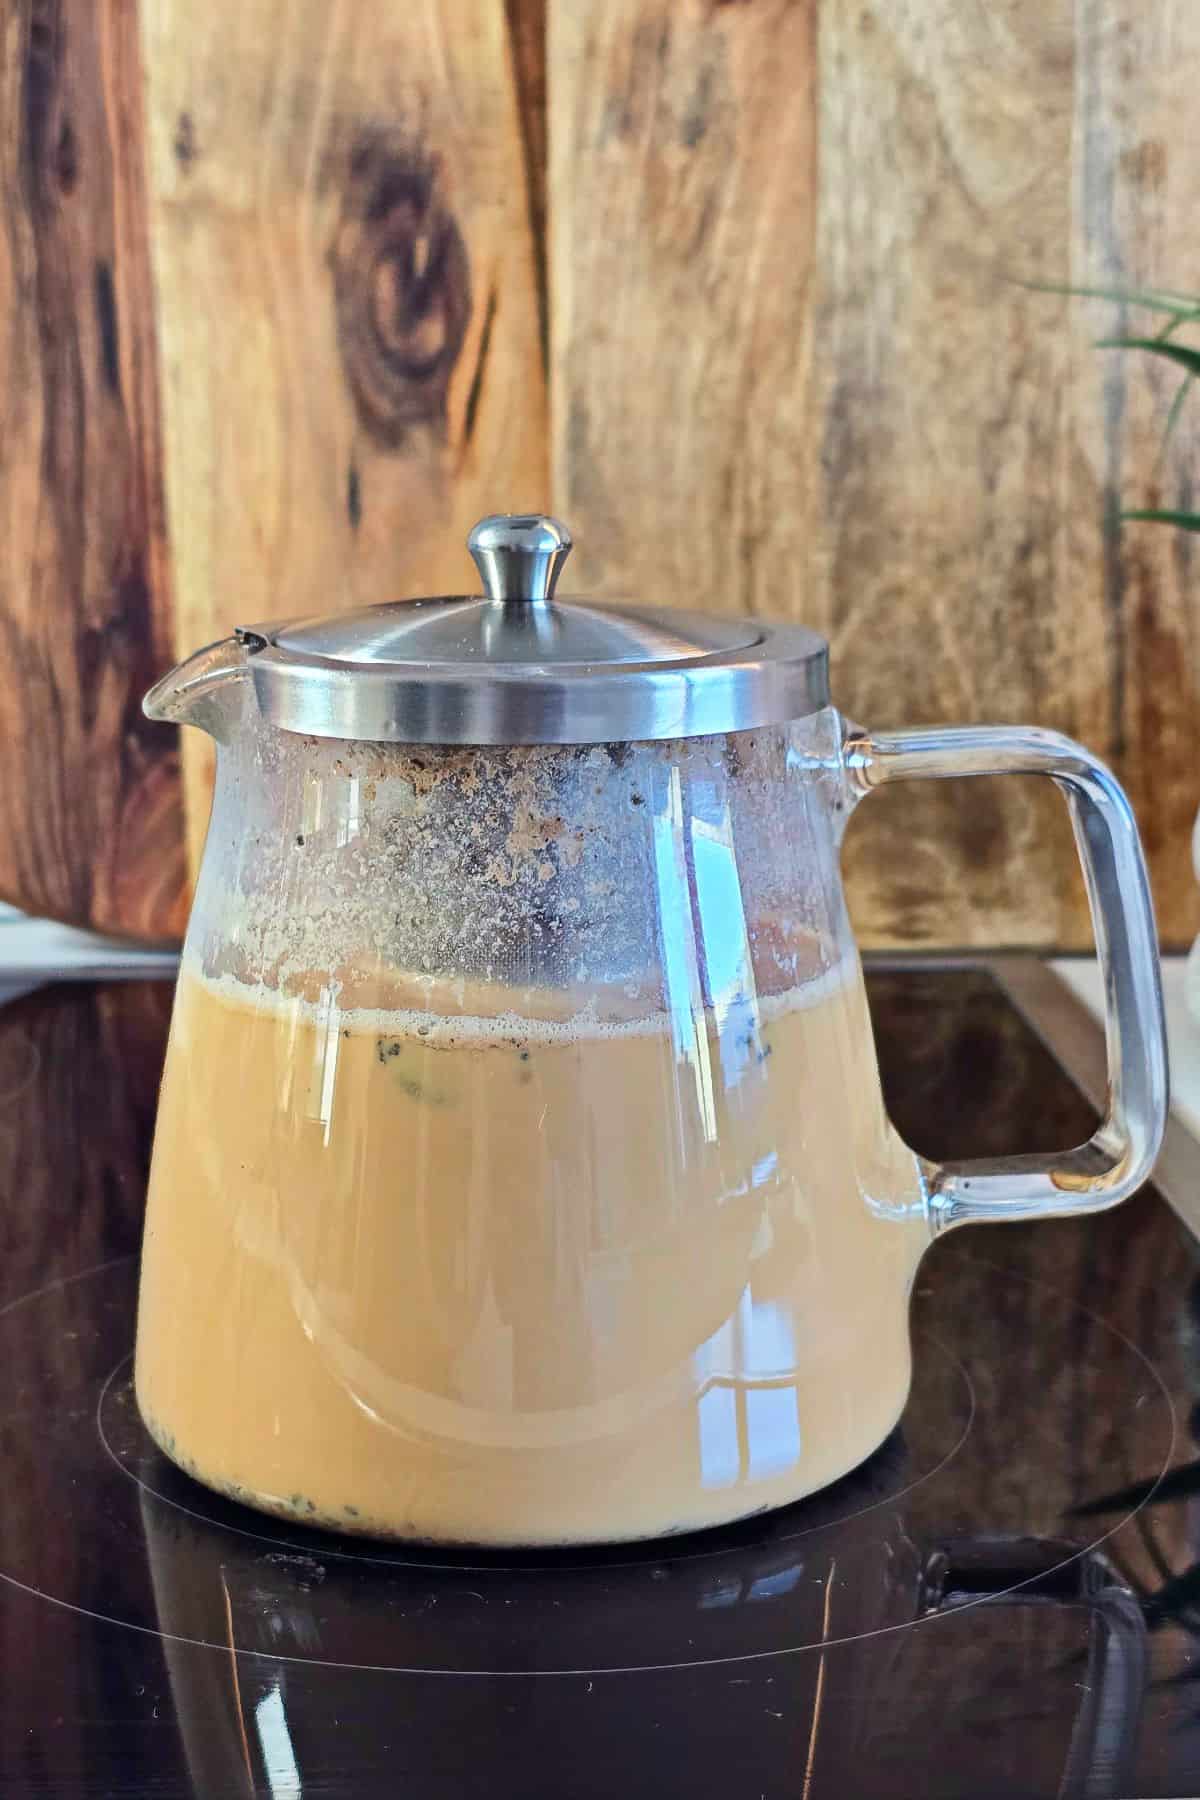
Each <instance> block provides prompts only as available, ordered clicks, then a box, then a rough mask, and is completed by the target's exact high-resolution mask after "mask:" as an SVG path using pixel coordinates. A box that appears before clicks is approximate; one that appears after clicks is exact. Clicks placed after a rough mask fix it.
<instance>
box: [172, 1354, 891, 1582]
mask: <svg viewBox="0 0 1200 1800" xmlns="http://www.w3.org/2000/svg"><path fill="white" fill-rule="evenodd" d="M909 1385H910V1383H909V1376H908V1374H907V1373H906V1375H905V1379H904V1383H903V1388H902V1391H901V1392H900V1394H899V1398H898V1402H897V1399H896V1398H895V1397H894V1396H893V1398H892V1399H891V1401H890V1404H889V1406H888V1407H887V1409H886V1410H884V1411H882V1412H881V1413H879V1414H878V1415H877V1419H876V1421H875V1422H873V1424H872V1429H871V1431H870V1434H869V1435H867V1434H866V1433H865V1432H864V1433H863V1435H862V1436H861V1437H860V1438H859V1439H858V1440H857V1441H856V1444H855V1447H854V1449H853V1450H848V1451H847V1452H846V1453H845V1454H844V1455H843V1456H841V1457H835V1456H830V1455H826V1456H824V1457H821V1458H819V1459H818V1458H815V1457H809V1458H807V1459H806V1466H807V1470H808V1478H807V1479H806V1477H805V1471H804V1468H803V1467H800V1466H798V1467H795V1468H793V1469H791V1470H789V1471H788V1472H786V1473H784V1474H780V1475H778V1476H776V1477H773V1478H771V1477H768V1478H767V1479H766V1480H761V1481H756V1482H754V1483H753V1484H749V1483H745V1484H743V1483H741V1482H739V1483H738V1484H737V1485H736V1486H731V1487H729V1488H727V1489H725V1490H723V1491H718V1492H715V1493H714V1492H710V1491H706V1490H705V1489H703V1488H702V1487H699V1486H697V1488H696V1489H695V1491H694V1493H693V1494H692V1495H690V1496H688V1498H687V1499H686V1500H684V1499H683V1498H682V1497H681V1496H678V1494H677V1497H676V1502H675V1505H674V1506H673V1508H672V1511H671V1512H670V1513H669V1514H666V1515H664V1514H663V1513H662V1512H661V1511H659V1513H658V1518H659V1519H661V1522H657V1521H656V1520H655V1511H656V1508H655V1499H656V1494H655V1484H651V1485H650V1488H649V1491H648V1492H647V1491H642V1492H641V1493H639V1494H638V1495H637V1497H636V1500H635V1501H634V1504H633V1506H632V1507H631V1506H630V1505H629V1504H628V1503H627V1504H626V1505H624V1506H622V1505H621V1504H619V1502H618V1500H617V1498H616V1497H615V1496H614V1497H613V1498H612V1500H611V1501H610V1506H609V1508H608V1509H606V1508H605V1507H604V1506H603V1504H602V1503H601V1504H598V1505H593V1506H589V1507H588V1508H587V1511H586V1514H585V1513H584V1511H583V1510H582V1509H581V1508H580V1506H579V1505H578V1502H577V1503H576V1505H575V1506H570V1505H567V1506H560V1507H558V1508H555V1507H554V1506H552V1505H551V1504H549V1503H548V1496H547V1495H546V1494H545V1491H544V1489H543V1490H542V1491H541V1492H540V1494H539V1500H540V1504H539V1505H538V1506H537V1507H536V1508H532V1507H531V1508H530V1510H529V1512H528V1514H527V1516H526V1517H524V1518H518V1517H516V1516H514V1514H513V1509H512V1506H511V1503H510V1504H509V1505H508V1506H507V1507H504V1508H498V1509H497V1511H496V1515H495V1522H494V1525H493V1524H492V1523H490V1522H488V1521H485V1520H483V1519H481V1518H480V1517H478V1515H477V1516H476V1518H475V1520H474V1522H473V1525H472V1528H471V1529H469V1530H467V1531H464V1530H463V1529H461V1527H460V1528H459V1529H455V1520H454V1517H453V1513H452V1512H449V1511H447V1512H446V1514H445V1515H444V1516H442V1517H438V1516H435V1513H434V1512H433V1510H432V1509H430V1510H426V1509H420V1510H418V1509H417V1508H412V1509H411V1514H412V1516H411V1517H410V1518H407V1519H405V1520H404V1521H403V1522H398V1521H397V1520H394V1519H382V1518H379V1517H377V1516H374V1515H372V1514H371V1513H370V1512H367V1511H365V1510H363V1509H362V1508H360V1507H358V1506H356V1505H354V1504H353V1503H344V1504H343V1505H342V1506H341V1507H340V1508H336V1509H331V1508H329V1507H328V1506H325V1507H322V1506H319V1505H317V1504H316V1503H315V1502H314V1501H312V1500H311V1499H310V1498H309V1497H308V1496H307V1495H305V1494H302V1493H299V1492H297V1493H292V1494H286V1495H285V1494H279V1493H275V1492H271V1491H269V1490H266V1489H263V1488H260V1487H257V1486H255V1485H253V1484H252V1483H250V1482H243V1481H237V1480H233V1479H231V1478H230V1477H229V1476H228V1475H224V1474H221V1473H218V1472H217V1471H215V1470H212V1469H209V1468H206V1467H205V1466H203V1465H202V1464H201V1463H199V1462H198V1461H197V1460H195V1459H194V1458H193V1457H191V1456H190V1455H189V1454H188V1453H187V1451H186V1450H185V1449H184V1448H183V1447H182V1446H181V1445H180V1444H179V1442H178V1441H177V1439H176V1437H175V1435H174V1433H172V1432H171V1431H170V1430H168V1429H167V1428H166V1427H165V1426H163V1425H162V1423H161V1422H160V1421H157V1420H156V1419H155V1418H154V1416H153V1415H152V1413H151V1412H150V1411H149V1410H148V1409H147V1407H146V1406H145V1405H144V1404H142V1402H141V1401H140V1399H139V1411H140V1413H141V1417H142V1422H143V1424H144V1425H145V1427H146V1430H147V1432H148V1433H149V1435H150V1437H151V1438H152V1439H153V1441H154V1443H155V1444H156V1445H157V1447H158V1448H159V1450H161V1451H162V1453H163V1455H164V1456H165V1457H167V1458H168V1460H169V1461H170V1462H172V1463H173V1464H174V1465H175V1467H176V1468H178V1469H180V1470H181V1471H182V1472H183V1473H184V1474H185V1475H187V1476H188V1477H189V1478H190V1479H191V1480H193V1481H196V1482H198V1483H200V1485H201V1486H202V1487H206V1488H208V1489H210V1490H211V1491H212V1492H213V1493H216V1494H220V1495H221V1496H222V1498H224V1499H226V1500H231V1501H233V1502H234V1503H235V1504H237V1505H239V1506H245V1507H248V1508H250V1509H251V1510H253V1511H255V1512H259V1513H263V1514H266V1515H267V1516H269V1517H271V1518H275V1519H282V1520H285V1521H287V1522H288V1523H289V1524H296V1525H303V1526H304V1527H306V1528H308V1529H312V1530H317V1531H326V1532H335V1533H337V1534H338V1535H339V1536H342V1537H361V1538H366V1539H369V1540H371V1541H374V1542H377V1543H403V1544H411V1545H413V1546H414V1547H419V1548H426V1549H440V1550H493V1551H494V1550H504V1551H526V1550H529V1551H538V1550H563V1549H574V1548H589V1547H590V1548H601V1547H603V1546H606V1545H619V1544H634V1543H653V1542H655V1541H657V1540H659V1539H669V1538H679V1537H686V1536H690V1535H691V1534H693V1533H695V1532H707V1531H714V1530H719V1529H721V1528H723V1527H726V1526H732V1525H737V1524H742V1523H744V1522H746V1521H747V1520H749V1519H753V1518H757V1517H760V1516H761V1515H762V1514H764V1513H769V1512H777V1511H779V1510H781V1509H782V1508H784V1507H787V1506H793V1505H795V1504H796V1503H797V1502H799V1501H801V1500H806V1499H809V1498H811V1497H812V1496H814V1495H816V1494H819V1493H823V1492H824V1491H825V1490H827V1489H828V1488H831V1487H833V1486H834V1485H835V1484H836V1483H837V1482H839V1481H842V1480H844V1479H845V1478H846V1477H847V1476H848V1475H851V1474H852V1473H853V1472H854V1471H855V1470H857V1469H859V1468H861V1467H862V1465H863V1464H864V1463H866V1462H868V1461H869V1460H870V1458H871V1457H872V1456H874V1455H875V1453H876V1451H877V1450H879V1449H880V1448H881V1446H882V1445H884V1444H885V1443H886V1442H887V1440H888V1439H889V1438H890V1437H891V1435H892V1433H893V1432H894V1431H895V1430H896V1428H897V1426H898V1425H899V1423H900V1419H901V1416H902V1415H903V1412H904V1408H905V1405H906V1403H907V1399H908V1391H909ZM814 1476H815V1477H816V1478H815V1479H814V1478H813V1477H814ZM585 1485H587V1484H586V1483H582V1482H581V1483H580V1489H582V1488H583V1487H584V1486H585ZM579 1491H580V1490H579V1489H576V1490H575V1493H574V1494H572V1496H571V1498H573V1499H576V1501H577V1496H578V1493H579ZM751 1494H753V1495H754V1500H753V1503H751V1504H747V1501H748V1500H749V1499H750V1496H751ZM598 1498H599V1497H598ZM606 1512H607V1516H606ZM556 1514H557V1516H556Z"/></svg>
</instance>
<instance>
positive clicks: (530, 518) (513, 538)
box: [467, 513, 571, 603]
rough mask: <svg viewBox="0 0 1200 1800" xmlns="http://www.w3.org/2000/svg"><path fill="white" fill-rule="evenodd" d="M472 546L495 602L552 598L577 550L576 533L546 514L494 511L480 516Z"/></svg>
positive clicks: (470, 540)
mask: <svg viewBox="0 0 1200 1800" xmlns="http://www.w3.org/2000/svg"><path fill="white" fill-rule="evenodd" d="M467 549H468V550H469V551H470V552H471V555H472V556H473V557H474V559H475V567H476V568H477V569H478V570H479V573H480V575H481V576H482V578H483V590H484V593H485V594H486V595H487V597H488V599H489V600H501V601H508V600H520V601H527V602H528V601H532V602H535V603H536V602H539V601H548V600H551V599H553V597H554V584H555V582H556V581H557V580H558V577H559V573H560V571H561V569H562V566H563V564H564V563H565V562H566V560H567V557H568V556H569V555H570V553H571V534H570V532H569V531H568V530H567V528H566V526H565V525H560V524H559V522H558V520H557V519H550V518H545V517H543V516H542V515H541V514H540V513H493V514H492V516H491V517H490V518H487V519H480V521H479V523H478V525H476V526H475V527H474V529H473V530H472V532H471V534H470V536H469V537H468V538H467Z"/></svg>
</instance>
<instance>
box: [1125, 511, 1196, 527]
mask: <svg viewBox="0 0 1200 1800" xmlns="http://www.w3.org/2000/svg"><path fill="white" fill-rule="evenodd" d="M1121 517H1122V518H1123V519H1148V520H1149V521H1150V523H1151V524H1153V525H1175V526H1177V527H1178V529H1179V530H1180V531H1200V513H1186V512H1153V511H1144V510H1143V509H1142V508H1141V507H1137V508H1135V509H1133V510H1131V511H1130V512H1123V513H1122V514H1121Z"/></svg>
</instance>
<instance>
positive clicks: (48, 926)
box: [0, 903, 179, 1004]
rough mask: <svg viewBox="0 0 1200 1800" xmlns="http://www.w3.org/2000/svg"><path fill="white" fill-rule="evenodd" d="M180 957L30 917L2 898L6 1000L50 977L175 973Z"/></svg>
mask: <svg viewBox="0 0 1200 1800" xmlns="http://www.w3.org/2000/svg"><path fill="white" fill-rule="evenodd" d="M178 960H179V958H178V956H177V955H176V953H175V951H174V950H156V949H151V948H147V947H146V946H145V945H142V944H131V943H127V942H125V941H124V940H123V939H120V938H106V937H101V936H100V935H99V934H98V933H97V932H94V931H77V930H76V929H75V927H74V926H72V925H56V924H55V923H54V921H53V920H51V919H30V918H27V917H26V915H25V914H24V913H22V912H18V911H17V909H16V907H15V906H5V905H4V904H3V903H0V1004H2V1003H3V1002H4V1001H5V1000H15V999H16V998H17V996H18V995H19V994H27V993H28V992H29V991H30V989H31V988H35V987H40V986H41V985H42V983H43V982H46V981H64V980H66V981H70V980H76V981H79V980H94V979H104V980H109V981H112V980H120V979H122V978H125V979H133V978H136V977H137V976H139V975H143V976H144V975H170V974H172V973H173V972H174V969H175V965H176V963H177V962H178Z"/></svg>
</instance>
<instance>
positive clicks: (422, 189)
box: [331, 132, 471, 449]
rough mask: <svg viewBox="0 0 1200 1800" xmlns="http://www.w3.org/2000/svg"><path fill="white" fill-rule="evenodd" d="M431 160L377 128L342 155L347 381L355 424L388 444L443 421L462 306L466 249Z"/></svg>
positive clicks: (340, 288)
mask: <svg viewBox="0 0 1200 1800" xmlns="http://www.w3.org/2000/svg"><path fill="white" fill-rule="evenodd" d="M441 187H442V183H441V175H440V169H439V165H438V162H437V160H436V158H434V157H431V156H430V155H429V154H428V153H427V152H426V151H425V150H424V149H422V148H421V147H420V146H419V145H414V144H412V143H411V142H410V141H407V140H401V139H399V138H397V137H396V136H394V135H390V134H388V133H383V132H371V133H368V134H366V135H364V136H362V137H360V138H359V140H358V141H357V143H356V144H355V147H354V149H353V151H352V153H351V155H350V158H349V161H348V165H347V172H346V179H345V185H344V190H343V198H342V207H341V217H340V219H339V222H338V227H337V231H336V234H335V237H334V242H333V249H332V253H331V262H332V266H333V284H334V300H335V305H336V311H337V330H338V344H339V347H340V350H341V354H342V363H343V367H344V369H345V373H346V379H347V382H348V384H349V387H350V390H351V393H352V394H353V397H354V403H355V407H356V409H357V412H358V416H359V419H360V421H361V423H362V424H363V426H364V428H365V429H366V430H367V431H369V432H370V434H371V436H372V437H373V438H375V440H376V441H377V442H378V443H380V444H382V445H384V446H386V447H387V448H389V449H396V448H398V447H399V446H400V445H401V444H402V443H403V442H404V438H405V434H406V433H407V432H408V431H409V430H410V429H411V428H412V427H413V426H415V425H432V426H435V427H437V428H439V429H444V428H445V424H446V394H447V389H448V386H449V382H450V376H451V373H452V371H453V369H454V365H455V363H456V361H457V360H458V356H459V352H460V351H461V349H462V345H463V339H464V337H465V335H466V330H467V323H468V320H469V318H470V314H471V272H470V263H469V261H468V257H467V247H466V244H465V243H464V241H463V236H462V233H461V231H460V230H459V228H458V224H457V221H456V220H455V218H454V215H453V213H452V212H451V211H450V209H449V207H448V206H447V205H446V202H445V200H444V198H443V195H442V192H441Z"/></svg>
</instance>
